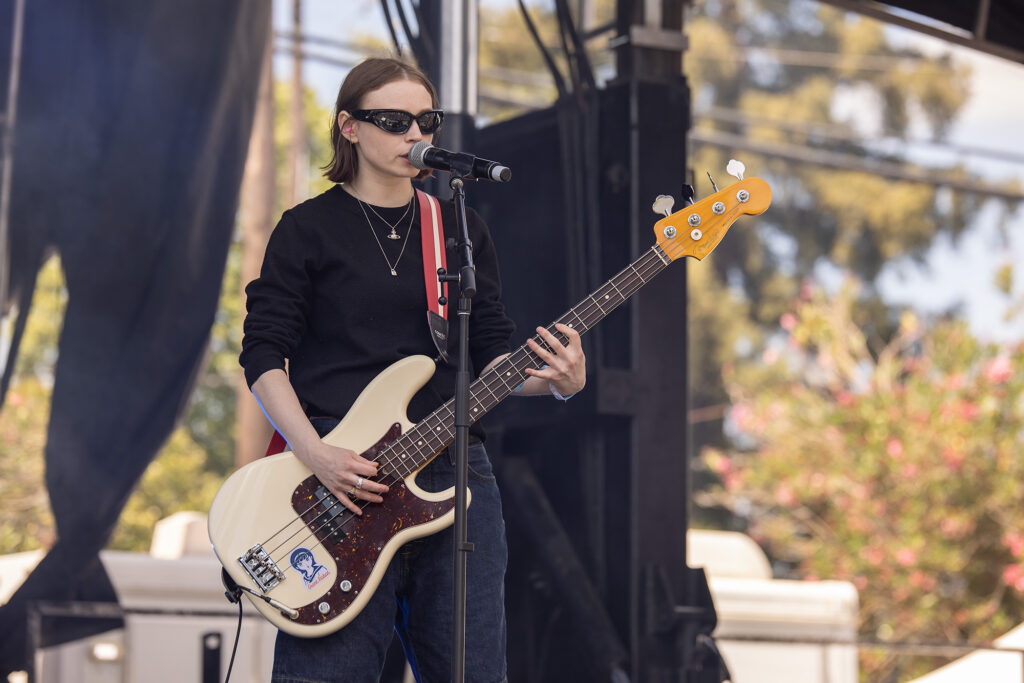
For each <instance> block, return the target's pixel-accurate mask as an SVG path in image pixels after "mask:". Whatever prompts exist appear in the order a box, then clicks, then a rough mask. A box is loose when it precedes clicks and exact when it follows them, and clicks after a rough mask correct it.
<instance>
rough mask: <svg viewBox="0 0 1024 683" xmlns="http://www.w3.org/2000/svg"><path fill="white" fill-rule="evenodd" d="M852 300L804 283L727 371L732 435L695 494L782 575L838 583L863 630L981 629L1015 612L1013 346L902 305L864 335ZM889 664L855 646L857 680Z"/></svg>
mask: <svg viewBox="0 0 1024 683" xmlns="http://www.w3.org/2000/svg"><path fill="white" fill-rule="evenodd" d="M856 301H857V287H856V286H855V285H853V284H848V285H847V286H845V287H844V289H843V291H842V292H840V293H839V295H838V296H837V297H835V298H834V299H832V300H829V299H828V298H826V296H825V295H824V294H823V293H821V292H808V293H805V295H804V296H803V297H802V298H801V300H800V301H799V302H798V303H797V305H796V306H795V307H794V310H793V311H792V312H791V313H787V314H786V315H783V316H782V319H781V320H780V327H781V332H780V336H779V338H780V339H782V340H783V343H781V344H778V345H777V346H770V347H769V348H768V349H767V350H766V351H765V352H764V353H763V355H762V358H761V361H762V362H759V363H750V364H746V365H742V366H741V365H736V366H735V367H727V368H726V369H725V376H726V377H725V379H726V384H727V387H728V390H729V393H730V397H731V405H732V407H731V411H730V413H729V416H728V419H727V431H729V432H731V434H732V436H733V437H734V439H733V440H734V442H735V443H737V444H741V445H742V448H739V447H738V448H736V449H733V450H729V451H723V450H718V449H706V450H705V452H704V454H703V457H704V462H705V463H706V464H707V466H708V467H709V468H710V469H711V470H713V471H714V472H716V473H717V474H718V478H719V481H720V485H718V486H716V487H713V488H712V489H711V490H710V491H708V492H706V493H705V494H702V495H701V496H699V497H698V503H700V504H704V505H724V506H726V507H727V508H729V509H730V510H732V511H733V512H734V513H736V514H738V515H740V516H741V517H743V518H745V519H746V521H747V522H748V523H749V533H750V534H751V535H752V536H753V537H754V538H755V539H756V540H757V541H758V542H760V543H761V544H762V545H763V546H764V547H765V548H766V550H767V551H768V552H769V554H770V555H771V556H772V557H773V558H774V559H775V560H776V561H777V562H778V564H779V565H780V566H781V567H784V568H786V569H785V570H784V573H788V574H790V575H791V576H794V577H802V578H805V579H811V580H813V579H818V578H834V579H841V580H847V581H851V582H852V583H853V584H854V585H855V586H856V587H857V588H858V589H859V592H860V599H861V612H860V613H861V633H862V635H863V636H864V637H867V638H882V639H888V640H915V641H920V640H926V641H935V640H944V641H964V640H969V641H971V642H978V641H985V640H989V639H991V638H993V637H995V636H998V635H1000V634H1001V633H1003V632H1005V631H1007V630H1008V629H1010V628H1012V627H1013V626H1015V625H1017V624H1018V623H1020V622H1021V621H1024V457H1022V454H1024V344H1017V345H1016V346H1013V347H999V346H996V345H993V344H983V343H981V342H979V341H978V340H977V339H976V338H974V337H973V336H972V335H971V334H970V333H969V331H968V330H967V328H966V326H965V325H964V324H962V323H958V322H949V321H943V322H939V323H937V324H935V325H933V326H927V327H926V326H924V325H923V324H921V323H920V322H919V321H918V320H917V319H916V318H915V317H914V316H913V315H911V314H909V313H905V314H904V315H903V317H902V319H901V320H900V323H899V327H898V330H897V331H896V333H895V335H894V336H893V338H892V339H891V341H890V342H889V343H887V344H885V345H880V346H881V348H878V349H875V350H873V349H872V348H871V347H870V345H869V343H868V340H867V339H866V337H865V334H864V333H863V332H862V330H861V326H860V325H858V324H857V322H856V321H855V304H856ZM895 665H896V662H895V661H894V660H891V659H889V658H887V657H886V656H885V655H881V654H877V653H872V652H867V654H866V655H865V656H864V657H863V658H862V666H863V669H864V675H865V676H866V677H867V678H866V680H882V679H883V676H884V675H889V674H891V673H892V669H893V667H894V666H895ZM907 666H908V665H907V663H906V662H905V661H904V662H902V663H901V668H902V669H903V671H904V672H907ZM921 666H922V667H923V664H922V665H921ZM910 667H911V668H914V665H912V664H911V665H910Z"/></svg>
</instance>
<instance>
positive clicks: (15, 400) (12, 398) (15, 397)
mask: <svg viewBox="0 0 1024 683" xmlns="http://www.w3.org/2000/svg"><path fill="white" fill-rule="evenodd" d="M7 402H8V403H10V404H11V407H14V408H16V407H18V406H20V405H21V404H22V398H21V394H19V393H18V392H16V391H12V392H10V393H9V394H7Z"/></svg>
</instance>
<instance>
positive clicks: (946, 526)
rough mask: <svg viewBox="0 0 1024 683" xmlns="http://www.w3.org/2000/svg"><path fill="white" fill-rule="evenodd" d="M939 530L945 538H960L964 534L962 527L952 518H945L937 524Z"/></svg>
mask: <svg viewBox="0 0 1024 683" xmlns="http://www.w3.org/2000/svg"><path fill="white" fill-rule="evenodd" d="M939 529H940V530H941V531H942V534H943V535H944V536H945V537H946V538H960V537H961V536H962V535H963V532H964V527H963V525H962V524H961V523H960V522H958V521H957V520H956V519H954V518H953V517H946V518H944V519H943V520H942V521H941V522H939Z"/></svg>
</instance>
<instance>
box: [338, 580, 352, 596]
mask: <svg viewBox="0 0 1024 683" xmlns="http://www.w3.org/2000/svg"><path fill="white" fill-rule="evenodd" d="M338 588H340V589H341V590H343V591H345V592H346V593H348V592H349V591H350V590H352V582H351V581H349V580H348V579H345V580H344V581H342V582H341V583H339V584H338Z"/></svg>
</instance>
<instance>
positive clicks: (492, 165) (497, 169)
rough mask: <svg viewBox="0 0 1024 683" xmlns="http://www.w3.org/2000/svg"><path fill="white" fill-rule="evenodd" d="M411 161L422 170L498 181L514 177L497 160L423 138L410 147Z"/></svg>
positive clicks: (503, 181) (505, 181) (501, 181)
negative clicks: (443, 146)
mask: <svg viewBox="0 0 1024 683" xmlns="http://www.w3.org/2000/svg"><path fill="white" fill-rule="evenodd" d="M409 163H411V164H412V165H413V166H415V167H416V168H418V169H420V170H421V171H425V170H427V169H428V168H436V169H437V170H439V171H450V172H452V173H454V174H456V175H460V176H467V177H470V178H472V179H473V180H493V181H494V182H496V183H507V182H508V181H509V180H511V179H512V170H511V169H509V167H508V166H502V165H501V164H499V163H498V162H497V161H488V160H487V159H481V158H479V157H475V156H473V155H472V154H463V153H461V152H449V151H448V150H447V149H441V148H440V147H434V146H433V145H432V144H430V143H429V142H425V141H423V140H420V141H419V142H417V143H416V144H414V145H413V146H412V147H411V148H410V149H409Z"/></svg>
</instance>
